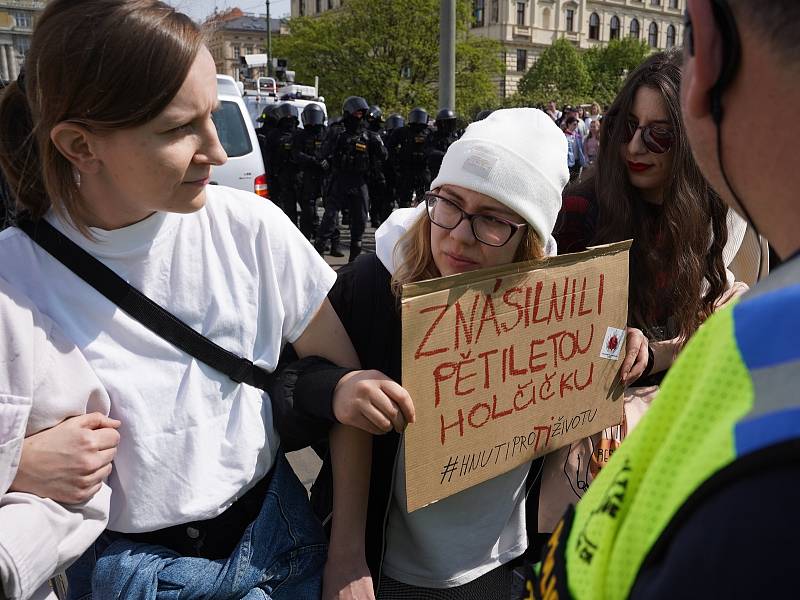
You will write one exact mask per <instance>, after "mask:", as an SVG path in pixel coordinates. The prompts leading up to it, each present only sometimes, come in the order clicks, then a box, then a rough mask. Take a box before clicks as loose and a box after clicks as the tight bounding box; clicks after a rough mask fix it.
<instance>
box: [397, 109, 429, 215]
mask: <svg viewBox="0 0 800 600" xmlns="http://www.w3.org/2000/svg"><path fill="white" fill-rule="evenodd" d="M429 135H430V130H429V129H428V112H427V111H426V110H425V109H424V108H419V107H417V108H414V109H413V110H412V111H411V112H410V113H408V124H407V125H406V126H405V127H403V128H402V129H400V130H398V132H397V134H396V135H393V136H392V141H391V143H392V144H393V154H394V156H396V158H397V162H398V165H397V167H398V169H397V170H398V179H397V196H398V204H399V205H400V207H401V208H407V207H409V206H411V199H412V197H413V196H414V195H415V194H416V198H417V201H420V200H421V199H422V197H423V196H424V194H425V192H426V191H427V190H428V185H429V184H430V181H431V179H430V171H429V170H428V163H427V160H426V148H427V146H428V136H429Z"/></svg>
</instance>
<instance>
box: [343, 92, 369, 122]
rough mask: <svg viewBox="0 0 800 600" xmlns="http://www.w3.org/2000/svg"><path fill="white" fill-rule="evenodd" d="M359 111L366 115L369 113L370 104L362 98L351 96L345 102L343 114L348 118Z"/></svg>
mask: <svg viewBox="0 0 800 600" xmlns="http://www.w3.org/2000/svg"><path fill="white" fill-rule="evenodd" d="M358 111H362V112H363V113H364V114H365V115H366V114H367V111H369V104H367V101H366V100H364V99H363V98H362V97H361V96H350V97H349V98H348V99H347V100H345V101H344V105H343V106H342V114H343V115H344V116H345V117H347V116H350V115H352V114H354V113H356V112H358Z"/></svg>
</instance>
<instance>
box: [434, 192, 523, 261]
mask: <svg viewBox="0 0 800 600" xmlns="http://www.w3.org/2000/svg"><path fill="white" fill-rule="evenodd" d="M425 205H426V207H427V208H428V218H430V220H431V223H433V224H434V225H438V226H439V227H441V228H442V229H455V228H456V227H458V225H459V223H461V221H463V220H464V219H467V220H468V221H469V224H470V227H471V228H472V235H474V236H475V239H476V240H478V241H479V242H481V243H482V244H486V245H487V246H494V247H495V248H499V247H500V246H505V245H506V244H507V243H508V240H510V239H511V238H512V237H514V234H515V233H516V232H517V231H518V230H520V229H521V228H523V227H527V226H528V224H527V223H512V222H511V221H507V220H505V219H501V218H500V217H494V216H491V215H471V214H469V213H468V212H466V211H465V210H462V209H461V207H460V206H458V205H456V204H455V203H453V202H452V201H451V200H448V199H447V198H445V197H444V196H439V195H438V194H434V193H433V192H428V193H427V194H425Z"/></svg>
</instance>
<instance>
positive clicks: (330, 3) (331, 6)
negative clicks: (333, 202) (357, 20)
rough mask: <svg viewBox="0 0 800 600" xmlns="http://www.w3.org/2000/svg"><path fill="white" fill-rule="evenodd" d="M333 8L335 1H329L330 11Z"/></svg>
mask: <svg viewBox="0 0 800 600" xmlns="http://www.w3.org/2000/svg"><path fill="white" fill-rule="evenodd" d="M332 8H333V0H328V10H330V9H332Z"/></svg>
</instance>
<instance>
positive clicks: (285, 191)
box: [267, 102, 300, 225]
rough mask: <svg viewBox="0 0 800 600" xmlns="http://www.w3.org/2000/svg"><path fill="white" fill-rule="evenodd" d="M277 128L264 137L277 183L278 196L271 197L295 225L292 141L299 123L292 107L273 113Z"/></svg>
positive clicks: (282, 105)
mask: <svg viewBox="0 0 800 600" xmlns="http://www.w3.org/2000/svg"><path fill="white" fill-rule="evenodd" d="M274 111H275V114H274V116H275V118H276V119H277V124H276V126H275V128H274V129H273V130H272V131H271V132H270V133H269V134H268V135H267V147H268V152H269V156H270V163H271V164H272V169H273V172H274V175H273V179H275V180H276V181H277V184H278V189H277V194H275V195H272V197H274V198H276V199H277V204H278V205H279V206H280V207H281V208H282V209H283V212H285V213H286V216H287V217H289V220H290V221H291V222H292V223H294V224H295V225H297V188H298V187H299V186H298V173H299V171H298V169H297V165H296V164H295V163H294V161H293V160H292V138H293V136H294V132H295V130H296V129H297V125H298V123H299V121H300V119H299V117H300V111H298V110H297V107H296V106H295V105H294V104H291V103H289V102H281V103H280V104H278V106H277V107H276V108H275V109H274Z"/></svg>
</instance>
